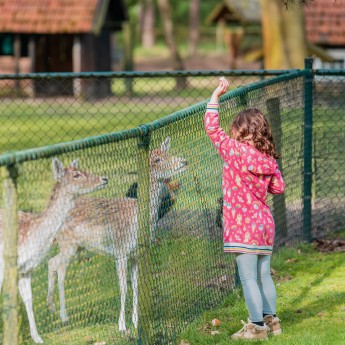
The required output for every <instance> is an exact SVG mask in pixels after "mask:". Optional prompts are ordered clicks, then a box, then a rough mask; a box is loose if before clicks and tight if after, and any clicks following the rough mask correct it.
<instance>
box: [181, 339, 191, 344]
mask: <svg viewBox="0 0 345 345" xmlns="http://www.w3.org/2000/svg"><path fill="white" fill-rule="evenodd" d="M180 345H190V344H189V342H188V341H187V340H184V339H182V340H181V342H180Z"/></svg>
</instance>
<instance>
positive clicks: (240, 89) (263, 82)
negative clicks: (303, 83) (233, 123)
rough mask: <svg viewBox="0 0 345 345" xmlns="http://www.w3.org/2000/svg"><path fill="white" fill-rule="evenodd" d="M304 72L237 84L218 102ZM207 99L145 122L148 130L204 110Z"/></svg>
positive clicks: (293, 77) (299, 75)
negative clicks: (237, 85) (243, 84)
mask: <svg viewBox="0 0 345 345" xmlns="http://www.w3.org/2000/svg"><path fill="white" fill-rule="evenodd" d="M305 74H306V71H305V70H295V71H294V72H289V73H285V74H282V75H279V76H277V77H275V78H270V79H265V80H260V81H257V82H254V83H252V84H249V85H246V86H239V87H237V88H236V89H234V90H231V91H229V92H227V93H226V94H225V95H223V96H222V97H221V98H220V103H224V102H226V101H228V100H230V99H233V98H235V97H239V96H244V95H246V94H247V93H248V92H251V91H255V90H258V89H260V88H263V87H266V86H270V85H274V84H277V83H280V82H283V81H286V80H291V79H295V78H298V77H302V76H304V75H305ZM206 103H207V101H202V102H199V103H196V104H194V105H192V106H190V107H188V108H185V109H182V110H180V111H177V112H174V113H172V114H170V115H167V116H165V117H164V118H162V119H158V120H155V121H152V122H150V123H148V124H147V126H148V127H150V130H154V129H158V128H161V127H164V126H166V125H168V124H170V123H172V122H174V121H177V120H182V119H183V118H186V117H189V116H191V115H194V114H197V113H200V111H203V110H205V106H206Z"/></svg>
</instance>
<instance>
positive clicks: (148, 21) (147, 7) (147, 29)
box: [140, 0, 155, 48]
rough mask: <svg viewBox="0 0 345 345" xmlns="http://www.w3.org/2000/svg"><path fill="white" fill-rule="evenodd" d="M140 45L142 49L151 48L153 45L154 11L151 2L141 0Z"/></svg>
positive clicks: (149, 0) (150, 0)
mask: <svg viewBox="0 0 345 345" xmlns="http://www.w3.org/2000/svg"><path fill="white" fill-rule="evenodd" d="M140 21H141V23H140V27H141V44H142V46H143V47H144V48H152V47H153V46H154V45H155V32H154V24H155V11H154V6H153V0H141V18H140Z"/></svg>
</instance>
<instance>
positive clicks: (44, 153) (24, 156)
mask: <svg viewBox="0 0 345 345" xmlns="http://www.w3.org/2000/svg"><path fill="white" fill-rule="evenodd" d="M305 74H306V71H305V70H301V71H295V72H289V73H286V74H283V75H279V76H277V77H275V78H270V79H265V80H261V81H258V82H255V83H252V84H249V85H247V86H240V87H238V88H236V89H234V90H231V91H229V92H227V93H226V94H225V95H223V96H222V97H221V99H220V102H221V103H223V102H225V101H227V100H230V99H232V98H235V97H238V96H243V95H246V94H247V93H248V92H251V91H255V90H258V89H260V88H263V87H266V86H269V85H274V84H277V83H279V82H283V81H286V80H291V79H295V78H298V77H301V76H304V75H305ZM206 102H207V101H206V100H205V101H202V102H199V103H197V104H194V105H192V106H190V107H188V108H185V109H183V110H180V111H177V112H174V113H172V114H170V115H168V116H165V117H164V118H162V119H159V120H155V121H152V122H149V123H147V124H143V125H141V126H139V127H136V128H132V129H129V130H123V131H119V132H113V133H109V134H102V135H98V136H92V137H88V138H84V139H79V140H73V141H69V142H63V143H59V144H53V145H48V146H42V147H38V148H33V149H27V150H22V151H14V152H8V153H4V154H2V155H0V166H6V165H13V164H16V163H22V162H25V161H31V160H36V159H40V158H48V157H52V156H54V155H59V154H63V153H68V152H72V151H78V150H82V149H85V148H91V147H94V146H99V145H104V144H109V143H114V142H119V141H122V140H126V139H131V138H135V137H142V136H146V135H147V134H149V133H150V132H152V131H154V130H156V129H159V128H162V127H164V126H166V125H168V124H170V123H172V122H175V121H179V120H181V119H184V118H186V117H189V116H192V115H194V114H196V113H200V112H202V111H204V110H205V105H206Z"/></svg>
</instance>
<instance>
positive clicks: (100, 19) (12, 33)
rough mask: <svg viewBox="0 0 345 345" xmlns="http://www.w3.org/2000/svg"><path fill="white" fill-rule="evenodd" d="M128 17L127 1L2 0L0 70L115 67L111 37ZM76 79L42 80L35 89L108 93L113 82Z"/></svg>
mask: <svg viewBox="0 0 345 345" xmlns="http://www.w3.org/2000/svg"><path fill="white" fill-rule="evenodd" d="M126 20H127V12H126V9H125V5H124V2H123V0H82V1H80V0H25V1H22V0H1V1H0V73H29V72H97V71H111V70H112V52H113V51H114V46H113V45H114V43H113V42H114V40H113V39H112V36H113V33H114V32H116V31H118V30H121V29H122V24H123V22H125V21H126ZM77 82H78V81H73V80H71V79H70V80H67V79H65V80H63V85H62V84H61V80H60V81H49V82H47V81H43V80H40V81H37V82H35V84H34V86H33V88H34V90H33V91H34V94H35V95H41V96H42V95H75V94H78V95H79V94H82V95H84V96H85V97H102V96H105V95H107V94H109V93H110V83H109V81H106V80H104V81H103V82H101V83H99V81H98V82H97V81H95V80H84V81H83V82H82V83H81V82H80V81H79V84H76V83H77ZM96 83H97V84H96Z"/></svg>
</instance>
